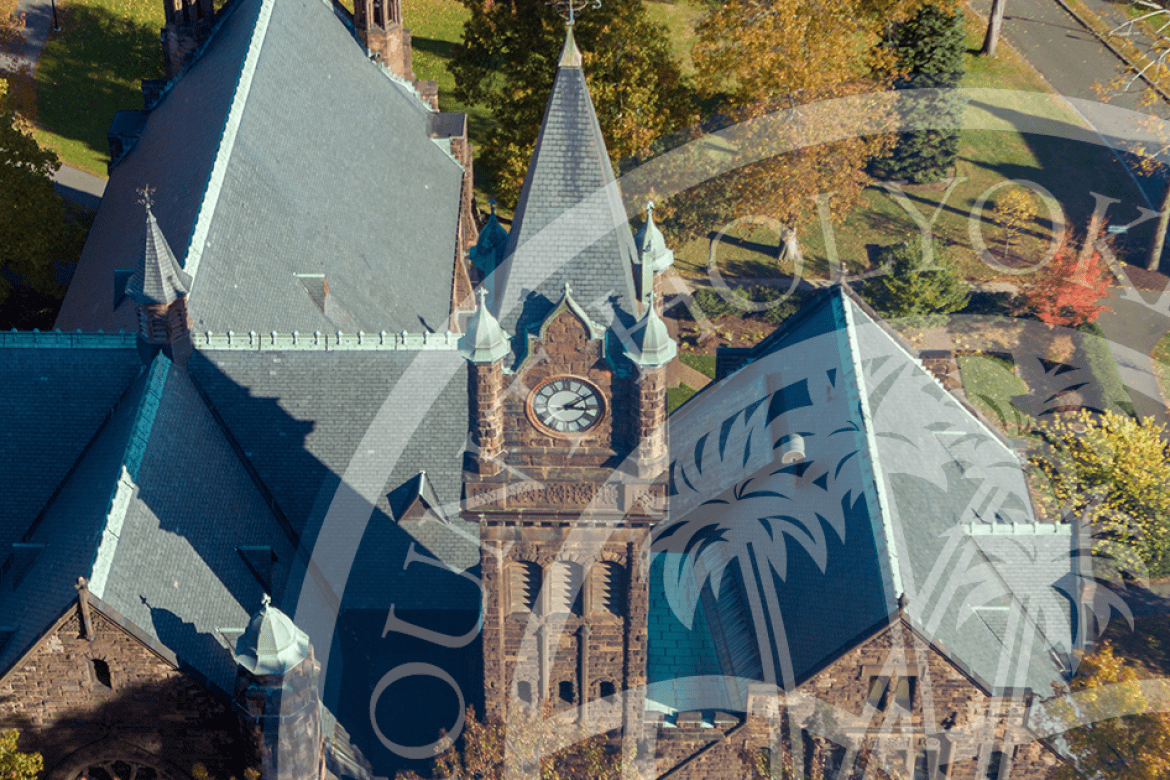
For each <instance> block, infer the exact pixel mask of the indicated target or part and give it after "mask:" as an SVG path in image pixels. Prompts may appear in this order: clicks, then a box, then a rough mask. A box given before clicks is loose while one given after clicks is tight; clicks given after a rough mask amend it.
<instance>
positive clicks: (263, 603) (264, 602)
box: [260, 593, 272, 609]
mask: <svg viewBox="0 0 1170 780" xmlns="http://www.w3.org/2000/svg"><path fill="white" fill-rule="evenodd" d="M271 603H272V597H271V596H269V595H268V594H267V593H265V594H264V595H263V596H261V597H260V608H261V609H268V605H269V604H271Z"/></svg>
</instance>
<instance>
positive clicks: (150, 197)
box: [135, 184, 155, 211]
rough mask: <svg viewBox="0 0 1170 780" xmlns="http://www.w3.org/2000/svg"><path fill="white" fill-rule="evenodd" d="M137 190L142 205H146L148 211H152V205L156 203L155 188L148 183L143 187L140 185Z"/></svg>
mask: <svg viewBox="0 0 1170 780" xmlns="http://www.w3.org/2000/svg"><path fill="white" fill-rule="evenodd" d="M135 192H137V193H138V202H139V203H140V204H141V205H143V206H146V210H147V211H150V207H151V206H153V205H154V193H155V189H154V188H153V187H151V186H150V185H149V184H146V185H143V186H142V187H139V188H138V189H137V190H135Z"/></svg>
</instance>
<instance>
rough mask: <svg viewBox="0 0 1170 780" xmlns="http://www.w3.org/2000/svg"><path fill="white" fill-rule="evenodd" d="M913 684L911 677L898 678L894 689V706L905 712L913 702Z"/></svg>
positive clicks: (913, 680)
mask: <svg viewBox="0 0 1170 780" xmlns="http://www.w3.org/2000/svg"><path fill="white" fill-rule="evenodd" d="M914 683H915V679H914V678H913V677H899V678H898V684H897V685H896V686H895V687H894V704H895V705H897V706H898V707H901V708H902V709H904V710H906V711H907V712H909V711H910V709H911V705H912V704H913V701H914Z"/></svg>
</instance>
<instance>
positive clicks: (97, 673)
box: [90, 658, 114, 689]
mask: <svg viewBox="0 0 1170 780" xmlns="http://www.w3.org/2000/svg"><path fill="white" fill-rule="evenodd" d="M90 666H91V668H92V670H93V680H94V682H96V683H97V684H98V685H100V686H102V687H103V688H108V689H113V687H114V683H113V681H112V679H111V678H110V665H109V664H108V663H106V662H105V661H103V660H102V659H100V658H92V659H90Z"/></svg>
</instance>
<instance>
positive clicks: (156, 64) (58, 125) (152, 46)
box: [30, 0, 164, 176]
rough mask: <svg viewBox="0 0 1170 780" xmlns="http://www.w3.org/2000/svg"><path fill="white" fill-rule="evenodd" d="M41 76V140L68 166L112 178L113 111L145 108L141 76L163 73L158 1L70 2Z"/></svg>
mask: <svg viewBox="0 0 1170 780" xmlns="http://www.w3.org/2000/svg"><path fill="white" fill-rule="evenodd" d="M57 11H58V14H59V17H60V21H61V32H59V33H53V34H50V36H49V40H48V42H47V43H46V45H45V48H44V51H43V52H42V54H41V59H40V64H39V65H38V67H37V73H36V105H35V109H34V113H33V115H32V116H31V117H30V118H32V119H34V121H35V122H36V124H37V126H38V128H39V129H38V131H37V133H36V138H37V141H38V143H40V144H41V145H42V146H46V147H48V148H50V149H53V150H54V151H55V152H57V154H58V155H59V156H60V157H61V160H62V161H64V162H65V163H67V164H69V165H72V166H74V167H76V168H81V169H82V170H86V171H89V172H90V173H93V174H97V175H99V176H105V175H106V163H107V161H108V156H107V146H106V130H107V129H108V128H109V126H110V122H111V121H113V119H114V114H115V113H117V112H118V111H121V110H125V109H141V108H142V91H141V88H140V82H141V80H142V79H153V78H161V77H162V75H163V58H162V46H161V45H160V44H159V37H158V35H159V33H158V31H159V30H160V29H161V28H162V26H163V21H164V19H163V5H162V3H160V2H158V0H65V2H61V3H58V4H57Z"/></svg>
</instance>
